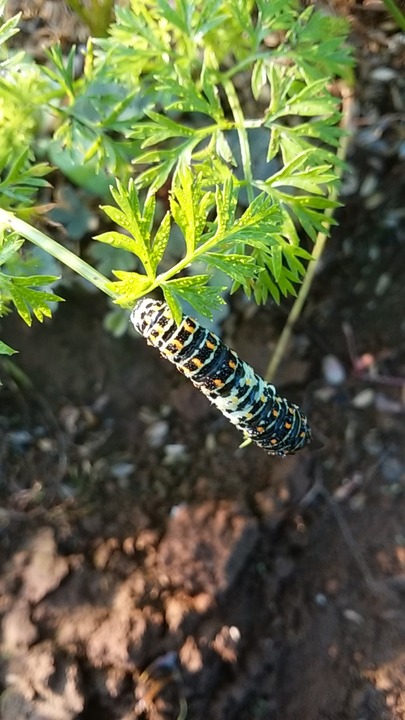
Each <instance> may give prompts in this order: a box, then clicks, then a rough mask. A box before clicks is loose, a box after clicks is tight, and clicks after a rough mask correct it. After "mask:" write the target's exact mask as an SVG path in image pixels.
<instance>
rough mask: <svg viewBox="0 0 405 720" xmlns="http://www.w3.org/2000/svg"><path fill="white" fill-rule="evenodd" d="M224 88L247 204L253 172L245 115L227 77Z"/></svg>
mask: <svg viewBox="0 0 405 720" xmlns="http://www.w3.org/2000/svg"><path fill="white" fill-rule="evenodd" d="M223 86H224V90H225V92H226V95H227V98H228V102H229V105H230V108H231V110H232V114H233V116H234V118H235V122H236V130H237V133H238V137H239V145H240V154H241V158H242V167H243V174H244V176H245V180H246V192H247V196H248V201H249V205H250V204H251V203H252V202H253V200H254V194H253V184H252V181H253V173H252V160H251V157H250V147H249V139H248V134H247V130H246V127H245V116H244V114H243V111H242V108H241V106H240V102H239V98H238V96H237V93H236V90H235V87H234V85H233V83H232V82H231V81H230V80H229V79H227V78H226V79H224V80H223Z"/></svg>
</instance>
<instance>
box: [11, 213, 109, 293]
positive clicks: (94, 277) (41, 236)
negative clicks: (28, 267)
mask: <svg viewBox="0 0 405 720" xmlns="http://www.w3.org/2000/svg"><path fill="white" fill-rule="evenodd" d="M0 223H2V224H4V225H7V226H8V227H9V228H11V229H12V230H14V232H16V233H18V235H21V237H23V238H25V239H26V240H29V241H30V242H32V243H33V244H34V245H37V246H38V247H40V248H42V250H44V251H45V252H47V253H49V255H52V256H53V257H54V258H56V259H57V260H59V261H60V262H61V263H63V264H64V265H67V267H70V269H71V270H73V272H75V273H77V274H78V275H81V277H83V278H85V280H88V281H89V282H90V283H91V284H92V285H95V287H97V288H99V290H102V291H103V292H104V293H105V294H106V295H109V297H111V298H113V299H114V300H115V299H117V297H118V295H117V293H116V292H114V290H112V288H111V283H110V282H109V281H108V280H107V278H106V277H104V275H101V273H99V272H98V271H97V270H95V269H94V268H92V267H91V265H88V264H87V263H86V262H84V260H81V258H79V257H77V255H75V254H74V253H72V252H71V251H70V250H68V249H67V248H65V247H63V245H60V244H59V243H57V242H56V241H55V240H52V238H50V237H49V236H48V235H45V233H43V232H41V231H40V230H37V228H34V227H33V226H32V225H29V223H26V222H25V221H24V220H20V218H18V217H16V216H15V215H14V214H13V213H11V212H8V211H7V210H3V209H1V208H0Z"/></svg>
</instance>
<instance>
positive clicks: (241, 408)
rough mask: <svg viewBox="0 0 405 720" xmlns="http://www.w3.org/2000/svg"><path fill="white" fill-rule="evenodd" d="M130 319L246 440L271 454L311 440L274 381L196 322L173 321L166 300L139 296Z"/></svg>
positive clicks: (300, 415) (303, 419) (302, 419)
mask: <svg viewBox="0 0 405 720" xmlns="http://www.w3.org/2000/svg"><path fill="white" fill-rule="evenodd" d="M131 322H132V324H133V326H134V327H135V329H136V330H137V331H138V332H139V333H140V334H141V335H143V336H144V338H145V339H146V341H147V342H148V344H149V345H153V346H154V347H156V348H158V350H159V351H160V353H161V355H162V356H163V357H165V358H167V360H169V361H170V362H171V363H173V364H174V365H175V366H176V367H177V369H178V370H179V371H180V372H182V373H183V374H184V375H185V376H186V377H187V378H189V379H190V380H191V382H192V383H193V384H194V385H195V387H197V388H198V389H199V390H200V391H201V392H202V393H204V395H206V396H207V397H208V399H209V400H210V401H211V402H212V403H213V404H214V405H215V406H216V407H217V408H218V409H219V410H220V411H221V412H222V413H223V414H224V415H225V417H227V418H228V420H230V421H231V423H233V424H234V425H236V426H237V427H238V428H239V430H241V431H242V432H243V434H244V436H245V437H246V438H250V439H251V440H252V441H253V442H254V443H256V445H259V447H261V448H264V449H265V450H267V452H268V453H269V454H270V455H279V456H282V457H284V456H285V455H288V454H292V453H294V452H295V451H296V450H299V449H300V448H302V447H303V446H304V445H305V444H306V443H307V442H309V440H310V439H311V430H310V428H309V425H308V420H307V418H306V416H305V415H304V414H303V413H302V412H301V410H300V409H299V407H298V406H297V405H294V404H292V403H289V402H288V400H286V398H283V397H280V396H279V395H277V391H276V388H275V387H274V385H271V384H270V383H268V382H266V381H265V380H263V378H261V377H260V376H259V375H256V373H255V372H254V370H253V368H252V367H251V366H250V365H248V364H247V363H246V362H244V361H243V360H241V359H240V358H239V357H238V355H237V354H236V352H234V350H231V349H230V348H229V347H228V346H227V345H225V344H224V343H223V342H222V341H221V340H220V339H219V337H218V336H217V335H215V333H213V332H211V331H210V330H208V329H207V328H204V327H203V326H202V325H200V324H199V323H198V322H197V320H194V319H193V318H191V317H189V316H188V315H183V318H182V321H181V323H180V325H176V323H175V321H174V319H173V317H172V315H171V312H170V309H169V306H168V305H167V304H166V303H165V302H162V301H159V300H152V299H149V298H143V299H141V300H139V301H138V302H137V304H136V305H135V307H134V309H133V310H132V313H131Z"/></svg>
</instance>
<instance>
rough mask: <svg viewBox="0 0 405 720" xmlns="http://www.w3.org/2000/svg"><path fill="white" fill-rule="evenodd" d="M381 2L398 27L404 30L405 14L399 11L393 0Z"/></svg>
mask: <svg viewBox="0 0 405 720" xmlns="http://www.w3.org/2000/svg"><path fill="white" fill-rule="evenodd" d="M383 3H384V5H385V7H386V8H387V10H388V12H389V13H390V14H391V15H392V17H393V18H394V20H396V21H397V23H398V27H399V28H400V29H401V30H403V31H405V15H404V14H403V12H401V10H400V9H399V7H398V5H397V4H396V2H395V0H383Z"/></svg>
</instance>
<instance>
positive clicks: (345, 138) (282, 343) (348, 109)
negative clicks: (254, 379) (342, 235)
mask: <svg viewBox="0 0 405 720" xmlns="http://www.w3.org/2000/svg"><path fill="white" fill-rule="evenodd" d="M342 103H343V117H342V122H341V127H342V128H343V129H344V130H345V131H346V132H345V133H344V134H343V135H342V137H341V139H340V145H339V148H338V151H337V156H338V158H340V159H341V160H344V159H345V158H346V155H347V150H348V147H349V142H350V135H349V132H348V131H349V129H350V126H351V119H352V113H353V96H352V94H351V91H350V89H349V88H347V89H346V93H345V95H344V96H343V101H342ZM343 170H344V164H343V163H342V164H340V165H339V166H338V168H337V173H338V176H339V177H340V176H341V175H342V173H343ZM338 190H339V188H338V186H337V185H335V186H334V187H333V189H332V190H331V193H330V195H329V198H330V199H331V200H336V199H337V195H338ZM334 210H335V208H327V209H326V210H325V216H327V217H332V215H333V212H334ZM327 238H328V236H327V234H326V233H324V232H320V233H318V235H317V238H316V241H315V245H314V249H313V251H312V258H313V260H312V262H310V263H309V265H308V269H307V272H306V275H305V278H304V280H303V283H302V285H301V287H300V289H299V292H298V295H297V299H296V300H295V302H294V304H293V306H292V308H291V311H290V314H289V316H288V320H287V322H286V324H285V326H284V329H283V332H282V333H281V335H280V338H279V341H278V343H277V346H276V349H275V351H274V353H273V355H272V356H271V359H270V362H269V364H268V366H267V370H266V373H265V378H266V380H271V379H272V378H274V375H275V374H276V371H277V368H278V366H279V364H280V362H281V360H282V358H283V356H284V354H285V352H286V348H287V345H288V342H289V340H290V337H291V333H292V330H293V327H294V325H295V323H296V322H297V320H298V318H299V317H300V315H301V312H302V308H303V307H304V304H305V301H306V299H307V297H308V294H309V291H310V289H311V287H312V283H313V280H314V277H315V274H316V272H317V270H318V267H319V262H320V259H321V257H322V253H323V251H324V249H325V245H326V241H327Z"/></svg>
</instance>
